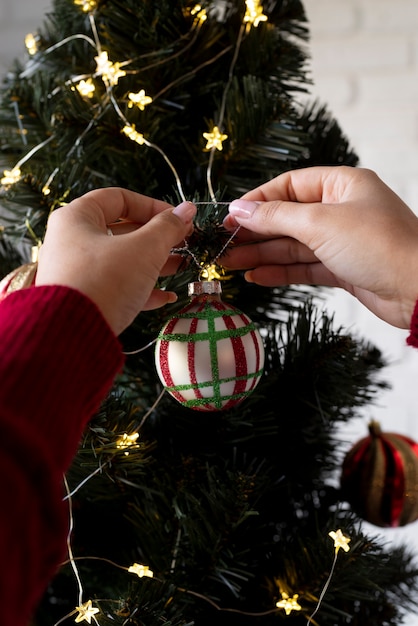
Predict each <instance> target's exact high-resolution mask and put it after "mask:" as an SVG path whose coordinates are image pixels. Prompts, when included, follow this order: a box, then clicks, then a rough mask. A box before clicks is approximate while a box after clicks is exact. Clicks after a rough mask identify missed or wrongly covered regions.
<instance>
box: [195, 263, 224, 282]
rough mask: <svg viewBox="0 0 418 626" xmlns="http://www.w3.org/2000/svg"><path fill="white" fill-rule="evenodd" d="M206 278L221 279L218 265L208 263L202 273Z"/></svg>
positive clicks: (202, 276)
mask: <svg viewBox="0 0 418 626" xmlns="http://www.w3.org/2000/svg"><path fill="white" fill-rule="evenodd" d="M200 276H201V278H204V279H205V280H219V279H220V278H222V276H221V275H220V274H219V272H218V270H217V267H216V265H207V266H206V267H205V268H204V269H203V270H202V271H201V274H200Z"/></svg>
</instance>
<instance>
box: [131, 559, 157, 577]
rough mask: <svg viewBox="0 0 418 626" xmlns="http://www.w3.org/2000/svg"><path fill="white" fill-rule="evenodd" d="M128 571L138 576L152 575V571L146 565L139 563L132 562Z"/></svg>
mask: <svg viewBox="0 0 418 626" xmlns="http://www.w3.org/2000/svg"><path fill="white" fill-rule="evenodd" d="M128 572H130V573H131V574H136V575H137V576H138V578H144V576H146V577H148V578H153V577H154V572H153V571H152V570H150V568H149V567H148V565H140V564H139V563H134V564H133V565H131V567H129V568H128Z"/></svg>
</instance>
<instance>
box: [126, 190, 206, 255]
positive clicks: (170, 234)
mask: <svg viewBox="0 0 418 626" xmlns="http://www.w3.org/2000/svg"><path fill="white" fill-rule="evenodd" d="M195 215H196V206H195V205H194V204H193V203H191V202H182V203H181V204H179V205H178V206H176V207H175V208H174V209H173V208H170V209H166V210H165V211H161V212H160V213H157V215H154V216H153V217H152V218H151V219H150V220H149V221H148V222H147V223H146V224H144V225H143V226H142V227H141V228H139V229H137V230H136V231H134V232H133V233H131V234H132V236H134V237H137V239H138V240H140V241H141V243H142V247H144V246H145V248H147V252H149V253H150V254H151V256H152V258H153V259H154V260H155V262H156V263H157V264H159V265H162V264H163V263H164V262H165V261H166V260H167V255H168V254H169V252H170V250H171V249H172V248H173V247H174V246H176V245H178V244H179V242H180V241H182V239H184V238H185V237H187V235H189V234H190V232H191V231H192V230H193V218H194V217H195Z"/></svg>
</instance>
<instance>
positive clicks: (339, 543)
mask: <svg viewBox="0 0 418 626" xmlns="http://www.w3.org/2000/svg"><path fill="white" fill-rule="evenodd" d="M328 535H329V536H330V537H331V539H333V540H334V548H335V552H336V553H337V552H338V550H339V549H340V548H342V549H343V550H344V552H348V551H349V550H350V546H349V545H348V544H349V543H350V541H351V539H349V537H346V536H345V535H343V533H342V531H341V529H338V530H337V531H335V530H331V532H329V533H328Z"/></svg>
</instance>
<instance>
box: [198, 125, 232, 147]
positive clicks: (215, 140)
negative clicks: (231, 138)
mask: <svg viewBox="0 0 418 626" xmlns="http://www.w3.org/2000/svg"><path fill="white" fill-rule="evenodd" d="M203 137H204V138H205V139H206V141H207V144H206V150H211V149H212V148H216V149H217V150H222V147H223V146H222V142H223V141H225V139H228V135H224V134H222V133H221V131H220V130H219V128H218V127H217V126H214V127H213V129H212V132H210V133H203Z"/></svg>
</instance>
